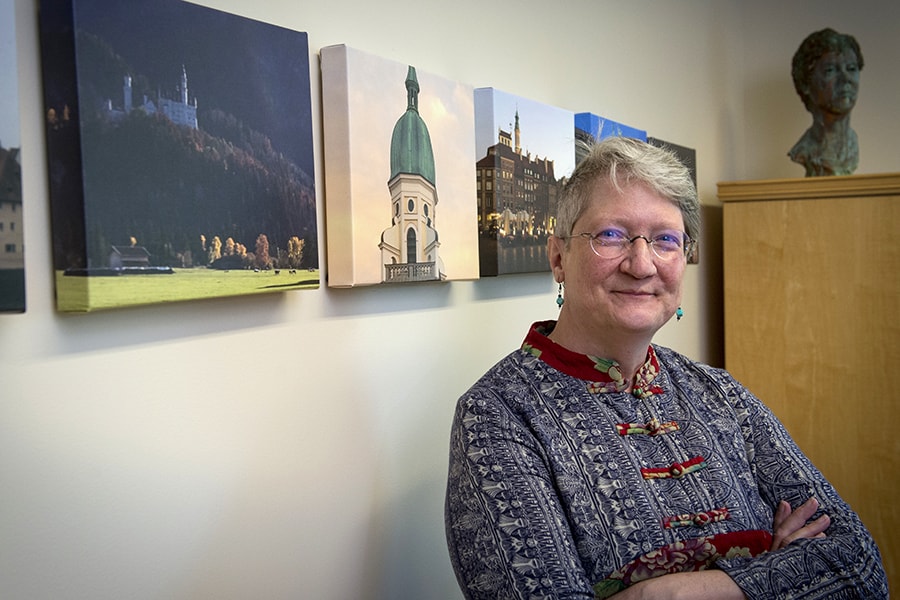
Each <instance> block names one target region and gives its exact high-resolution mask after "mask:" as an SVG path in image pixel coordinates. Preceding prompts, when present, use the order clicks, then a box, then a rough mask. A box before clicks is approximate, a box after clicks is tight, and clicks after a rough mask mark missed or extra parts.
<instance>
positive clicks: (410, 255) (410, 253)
mask: <svg viewBox="0 0 900 600" xmlns="http://www.w3.org/2000/svg"><path fill="white" fill-rule="evenodd" d="M406 262H407V263H409V264H411V265H412V264H415V262H416V230H415V229H414V228H412V227H410V228H409V229H407V230H406Z"/></svg>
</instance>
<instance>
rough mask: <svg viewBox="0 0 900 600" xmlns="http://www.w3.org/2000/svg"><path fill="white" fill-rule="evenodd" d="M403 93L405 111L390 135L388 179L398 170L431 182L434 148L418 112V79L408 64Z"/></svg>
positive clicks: (397, 173)
mask: <svg viewBox="0 0 900 600" xmlns="http://www.w3.org/2000/svg"><path fill="white" fill-rule="evenodd" d="M406 97H407V106H406V112H405V113H403V116H402V117H400V119H399V120H398V121H397V124H396V125H394V133H393V135H391V179H393V178H394V177H396V176H397V175H399V174H400V173H406V174H409V175H421V176H422V177H424V178H425V179H426V180H428V182H429V183H431V185H435V182H434V151H433V150H432V149H431V136H430V135H429V134H428V127H426V126H425V121H423V120H422V117H421V116H420V115H419V80H418V79H416V68H415V67H412V66H411V67H409V72H408V73H407V75H406Z"/></svg>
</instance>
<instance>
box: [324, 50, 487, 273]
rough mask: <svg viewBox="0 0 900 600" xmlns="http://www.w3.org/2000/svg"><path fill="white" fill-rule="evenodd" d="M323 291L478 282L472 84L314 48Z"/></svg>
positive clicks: (372, 58) (409, 66)
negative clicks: (321, 164) (321, 165)
mask: <svg viewBox="0 0 900 600" xmlns="http://www.w3.org/2000/svg"><path fill="white" fill-rule="evenodd" d="M320 56H321V68H322V117H323V131H324V153H325V188H326V190H327V193H326V196H325V217H326V223H327V239H328V248H327V250H328V260H327V267H328V268H327V271H328V276H327V280H328V285H329V286H332V287H354V286H365V285H379V284H393V283H410V282H433V281H452V280H464V279H477V278H478V245H477V234H476V229H475V210H474V207H473V206H472V203H471V198H472V196H473V195H474V192H475V173H474V166H473V165H474V162H475V160H474V156H475V138H474V107H473V96H472V87H471V86H469V85H466V84H464V83H460V82H456V81H452V80H449V79H446V78H444V77H440V76H438V75H435V74H432V73H428V72H427V71H424V70H422V69H420V68H418V67H417V66H416V65H415V64H409V63H403V62H397V61H392V60H387V59H384V58H381V57H379V56H376V55H373V54H371V53H367V52H364V51H361V50H357V49H355V48H350V47H348V46H346V45H343V44H341V45H336V46H328V47H325V48H322V49H321V50H320Z"/></svg>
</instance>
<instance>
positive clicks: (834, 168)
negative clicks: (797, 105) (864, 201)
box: [788, 28, 863, 177]
mask: <svg viewBox="0 0 900 600" xmlns="http://www.w3.org/2000/svg"><path fill="white" fill-rule="evenodd" d="M862 68H863V56H862V52H861V51H860V49H859V44H858V43H857V42H856V39H855V38H854V37H853V36H851V35H846V34H841V33H838V32H836V31H835V30H833V29H830V28H826V29H822V30H821V31H816V32H814V33H811V34H810V35H808V36H807V37H806V39H805V40H803V43H802V44H800V47H799V48H798V49H797V52H796V53H795V54H794V58H793V60H792V62H791V76H792V77H793V79H794V88H795V89H796V90H797V94H799V95H800V98H801V99H802V100H803V104H804V105H805V106H806V110H808V111H809V112H810V113H811V114H812V117H813V123H812V125H811V126H810V128H809V129H807V130H806V133H804V134H803V136H802V137H801V138H800V140H799V141H798V142H797V143H796V144H794V147H793V148H791V151H790V152H788V156H790V157H791V160H792V161H794V162H796V163H799V164H801V165H803V166H804V167H806V176H807V177H817V176H821V175H850V174H851V173H853V171H855V170H856V167H857V166H858V165H859V144H858V142H857V138H856V132H855V131H853V129H851V127H850V111H851V110H852V109H853V107H854V105H855V104H856V97H857V94H858V92H859V73H860V71H862Z"/></svg>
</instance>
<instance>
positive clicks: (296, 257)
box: [288, 235, 306, 269]
mask: <svg viewBox="0 0 900 600" xmlns="http://www.w3.org/2000/svg"><path fill="white" fill-rule="evenodd" d="M305 243H306V241H305V240H301V239H300V238H299V237H297V236H296V235H295V236H291V238H290V239H289V240H288V263H289V264H290V266H291V268H292V269H296V268H297V267H299V266H300V263H301V262H302V261H303V246H304V244H305Z"/></svg>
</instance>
